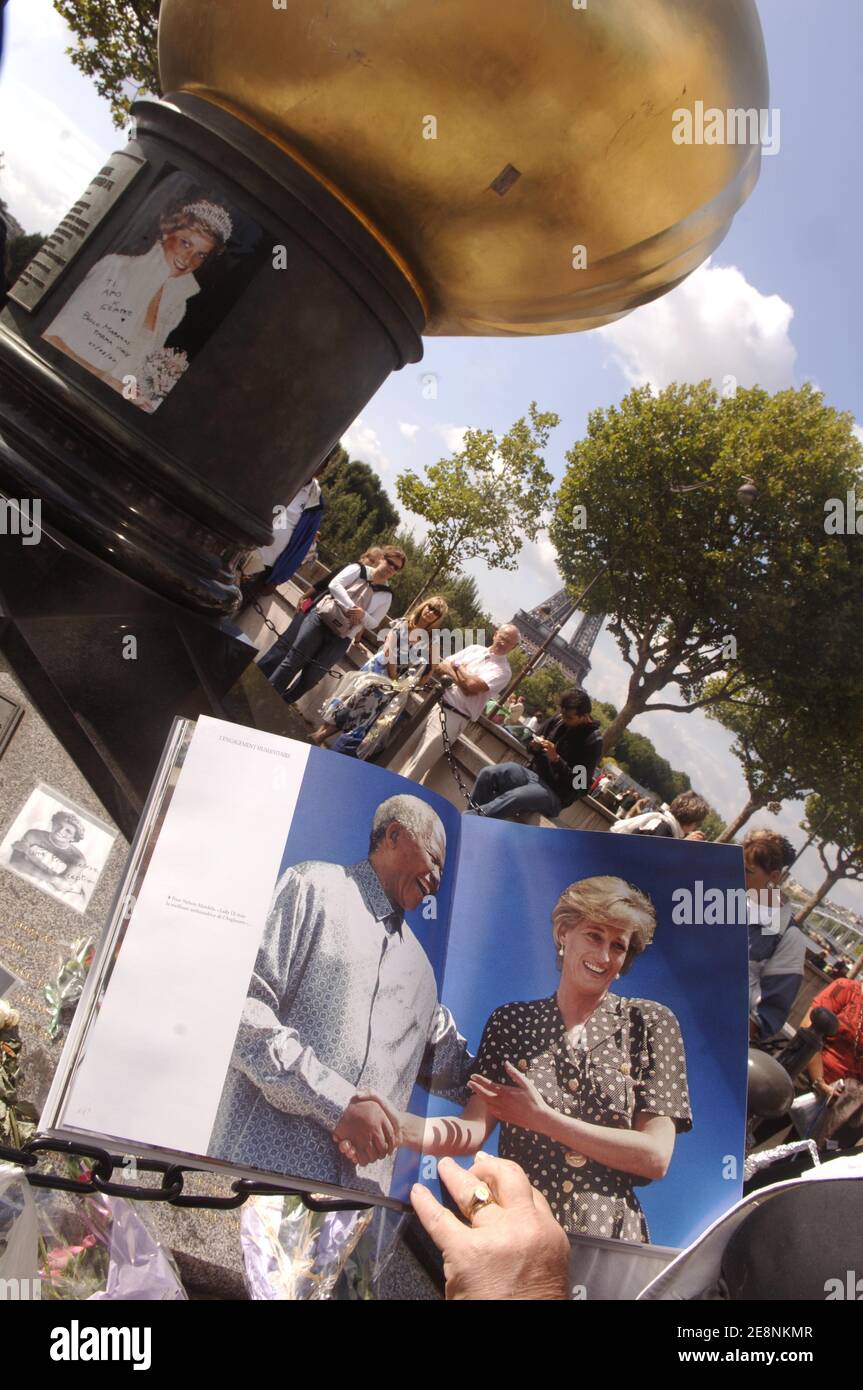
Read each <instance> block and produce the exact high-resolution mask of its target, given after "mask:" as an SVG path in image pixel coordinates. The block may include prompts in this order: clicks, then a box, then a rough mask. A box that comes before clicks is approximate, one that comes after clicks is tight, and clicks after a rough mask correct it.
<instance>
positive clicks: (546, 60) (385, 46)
mask: <svg viewBox="0 0 863 1390" xmlns="http://www.w3.org/2000/svg"><path fill="white" fill-rule="evenodd" d="M159 61H160V68H161V76H162V82H163V90H164V91H165V93H166V94H168V95H170V94H171V93H172V92H180V91H184V92H191V93H194V94H195V95H197V96H199V97H203V98H205V99H206V100H208V101H210V102H212V103H214V104H215V105H217V106H220V107H222V108H223V109H226V110H228V111H229V112H231V113H232V114H233V115H235V116H237V117H239V118H240V119H241V120H244V121H245V122H247V123H248V124H249V125H250V126H252V127H254V128H255V129H257V130H258V131H263V132H264V133H265V134H267V135H268V136H269V137H270V138H271V139H272V140H273V141H274V143H276V144H277V145H279V146H281V147H282V148H287V149H289V150H290V152H291V153H293V154H294V155H295V157H297V158H298V159H299V160H300V161H301V162H302V163H304V164H305V165H306V167H307V168H310V169H311V170H312V171H313V172H314V173H315V174H316V175H317V176H318V178H320V179H321V180H322V181H323V182H325V183H326V184H327V185H328V186H329V187H330V188H331V189H333V190H334V191H336V192H337V194H338V196H339V197H341V198H342V200H343V201H344V202H345V203H347V204H348V205H349V206H351V207H352V208H353V209H354V211H355V212H357V214H358V215H359V216H360V217H361V219H362V220H363V221H364V222H365V224H366V226H369V227H371V229H372V230H373V232H374V234H375V235H376V236H377V237H378V239H379V241H381V243H382V244H383V245H385V246H386V247H387V248H388V250H389V251H390V254H391V255H392V256H393V259H394V260H395V261H396V262H397V263H398V264H399V265H400V266H401V267H402V269H403V271H404V272H405V273H406V275H407V276H408V278H409V279H410V280H411V281H412V282H413V283H414V285H415V287H418V289H419V292H420V294H421V297H422V298H423V300H424V302H425V304H426V307H427V311H428V326H427V332H429V333H431V334H503V335H514V334H536V333H567V332H571V331H574V330H580V329H588V328H594V327H596V326H598V325H599V324H603V323H608V322H610V321H611V320H612V319H615V318H619V317H620V316H621V315H622V314H625V313H627V312H628V311H629V310H631V309H633V308H635V307H636V306H637V305H639V304H644V303H646V302H647V301H649V300H651V299H655V298H657V297H658V296H659V295H661V294H664V293H665V292H666V291H667V290H669V289H671V288H672V287H673V286H674V285H676V284H677V283H679V281H680V280H681V279H683V277H684V276H686V275H688V274H689V273H690V272H691V271H692V270H694V269H695V267H696V266H698V265H699V264H700V263H701V262H702V261H703V260H704V259H705V258H706V257H707V256H708V255H709V254H710V253H711V251H713V249H714V248H715V247H716V246H717V245H718V244H719V242H720V241H721V240H722V238H723V237H724V235H725V233H726V232H727V230H728V228H729V226H730V224H731V220H732V218H733V217H734V214H735V212H736V211H737V209H738V208H739V207H740V206H741V204H742V203H743V202H744V201H745V200H746V198H747V197H748V195H749V193H750V192H751V190H752V188H753V187H754V185H755V182H756V180H757V178H758V173H759V169H760V162H761V155H762V152H761V147H760V145H759V143H758V141H757V139H756V140H754V141H752V142H751V143H713V144H709V143H706V142H705V143H697V139H698V133H699V132H698V130H696V134H695V136H694V138H693V141H692V143H689V144H686V143H677V141H676V139H675V129H676V128H677V129H678V130H679V127H680V120H681V118H676V117H675V113H677V112H680V111H681V110H689V111H694V110H695V109H696V103H697V102H701V103H703V108H704V109H705V110H710V109H716V110H719V111H721V112H723V113H725V112H730V111H736V112H739V113H740V114H741V115H742V113H743V112H744V111H750V112H756V113H758V112H761V111H764V110H766V108H767V103H768V82H767V69H766V59H765V53H764V44H763V38H762V33H761V27H760V23H759V19H758V14H757V10H756V6H755V0H583V3H580V0H162V9H161V23H160V31H159ZM695 125H696V127H697V122H696V123H695ZM729 126H731V122H729ZM742 126H743V123H741V124H740V125H739V126H738V129H742ZM732 128H733V127H732Z"/></svg>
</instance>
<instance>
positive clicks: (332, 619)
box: [317, 569, 379, 637]
mask: <svg viewBox="0 0 863 1390" xmlns="http://www.w3.org/2000/svg"><path fill="white" fill-rule="evenodd" d="M378 587H379V586H378V585H374V584H370V583H369V580H368V578H367V573H366V570H365V569H363V572H362V574H361V575H360V577H359V579H354V580H353V581H352V582H351V583H350V584H346V585H345V593H346V594H347V595H348V596H349V598H350V599H351V601H352V604H353V606H354V607H355V608H362V609H363V611H364V612H365V610H366V608H367V607H368V604H369V601H370V599H371V596H372V594H373V593H374V592H375V589H376V588H378ZM317 612H318V615H319V617H320V619H321V622H322V623H323V624H324V626H325V627H328V628H329V629H330V632H334V633H335V634H336V636H337V637H349V636H350V633H351V630H352V629H353V628H354V627H355V626H356V624H355V623H354V622H353V621H352V620H351V619H350V618H349V617H348V615H347V613H346V612H345V610H344V608H342V607H341V605H340V604H339V603H337V602H336V600H335V599H334V598H333V596H332V594H329V593H328V594H324V597H323V598H322V599H320V600H319V602H318V604H317Z"/></svg>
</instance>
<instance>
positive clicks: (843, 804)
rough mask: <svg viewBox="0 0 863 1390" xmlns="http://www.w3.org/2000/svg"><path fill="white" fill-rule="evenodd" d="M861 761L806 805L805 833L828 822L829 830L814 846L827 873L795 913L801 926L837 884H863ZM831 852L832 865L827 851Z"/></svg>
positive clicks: (849, 765)
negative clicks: (862, 881) (827, 837)
mask: <svg viewBox="0 0 863 1390" xmlns="http://www.w3.org/2000/svg"><path fill="white" fill-rule="evenodd" d="M861 786H863V758H861V757H860V756H859V751H858V756H857V757H855V758H854V759H853V761H852V760H849V762H848V763H846V765H845V775H844V777H843V780H842V782H841V783H838V784H834V785H833V786H831V787H830V789H829V790H828V791H827V792H826V793H824V794H821V793H818V792H815V793H813V795H812V796H810V797H808V798H807V801H806V820H805V822H804V826H803V828H804V830H807V831H808V830H809V829H810V827H815V828H816V830H815V833H816V836H817V835H818V832H817V827H819V826H822V825H823V824H824V822H825V819H827V820H828V824H829V829H828V830H827V831H826V832H825V836H826V835H829V837H830V838H829V840H827V839H826V838H821V837H820V836H818V838H817V840H816V845H817V849H818V857H819V858H820V860H821V863H822V864H823V866H824V869H825V870H826V874H825V877H824V878H823V879H822V881H821V883H820V884H819V886H818V888H817V889H816V891H815V892H814V893H813V894H812V895H811V897H809V898H808V899H807V900H806V902H805V903H804V904H803V906H802V908H801V909H800V911H799V912H796V913H795V914H794V915H795V920H796V921H797V922H798V923H800V922H803V921H804V920H805V919H806V918H807V917H808V916H809V914H810V912H812V910H813V909H814V908H816V907H817V906H818V904H819V903H820V902H822V901H823V899H824V898H826V897H827V894H828V893H829V892H830V890H831V888H833V887H834V886H835V885H836V884H837V883H839V882H841V881H842V880H843V879H856V880H858V881H859V880H863V796H861V794H860V788H861ZM830 846H832V848H833V862H832V863H831V862H830V858H829V857H828V854H827V850H828V848H829V847H830Z"/></svg>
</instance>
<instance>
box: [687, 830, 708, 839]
mask: <svg viewBox="0 0 863 1390" xmlns="http://www.w3.org/2000/svg"><path fill="white" fill-rule="evenodd" d="M683 838H684V839H685V840H706V839H707V836H706V835H705V834H704V832H703V831H701V830H690V832H689V834H688V835H684V837H683Z"/></svg>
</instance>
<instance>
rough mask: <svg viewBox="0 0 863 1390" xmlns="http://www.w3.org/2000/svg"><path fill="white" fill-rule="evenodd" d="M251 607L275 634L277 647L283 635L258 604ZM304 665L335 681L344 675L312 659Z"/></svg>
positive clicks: (332, 667) (335, 668)
mask: <svg viewBox="0 0 863 1390" xmlns="http://www.w3.org/2000/svg"><path fill="white" fill-rule="evenodd" d="M252 607H253V608H254V610H255V612H256V613H257V614H258V616H259V617H261V618H263V620H264V624H265V626H266V627H268V628H269V629H270V632H274V633H275V634H276V640H275V642H274V643H273V646H274V647H276V646H278V644H279V642H280V641H281V639H282V637H284V635H285V634H284V633H283V632H279V629H278V628H277V627H276V625H275V623H274V622H273V621H272V619H271V618H268V617H267V615H266V613H265V612H264V610H263V608H262V607H261V605H260V604H259V603H258V602H254V603H253V604H252ZM303 616H304V617H305V614H303ZM265 655H267V656H269V652H267V653H265ZM285 655H287V652H286V653H285ZM305 664H306V666H317V668H318V670H319V671H322V672H323V673H324V675H325V676H335V677H336V678H337V679H341V677H342V676H343V675H344V674H345V673H344V671H340V670H339V669H338V668H337V667H335V666H324V665H323V664H322V662H320V661H315V659H314V657H309V659H308V661H307V662H306V663H305ZM268 679H269V677H268Z"/></svg>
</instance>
